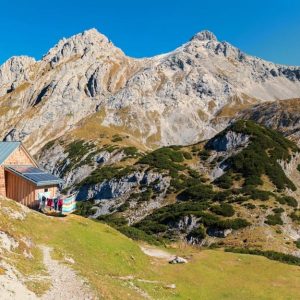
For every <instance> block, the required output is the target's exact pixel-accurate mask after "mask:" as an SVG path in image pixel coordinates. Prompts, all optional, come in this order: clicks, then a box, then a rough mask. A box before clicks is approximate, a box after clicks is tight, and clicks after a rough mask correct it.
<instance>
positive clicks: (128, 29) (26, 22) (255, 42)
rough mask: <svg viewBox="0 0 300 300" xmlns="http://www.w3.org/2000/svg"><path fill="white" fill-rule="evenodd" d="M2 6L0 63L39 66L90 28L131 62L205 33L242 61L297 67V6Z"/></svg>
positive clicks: (177, 0) (291, 2)
mask: <svg viewBox="0 0 300 300" xmlns="http://www.w3.org/2000/svg"><path fill="white" fill-rule="evenodd" d="M3 2H4V1H1V3H0V11H1V17H0V63H2V62H4V61H5V60H6V59H8V58H9V57H11V56H12V55H29V56H34V57H35V58H37V59H40V58H41V57H42V55H43V54H45V53H46V52H47V50H48V49H49V48H50V47H52V46H53V45H54V44H56V43H57V41H58V40H59V39H61V38H62V37H69V36H71V35H73V34H76V33H79V32H82V31H83V30H85V29H89V28H93V27H95V28H97V29H98V30H99V31H100V32H102V33H103V34H105V35H106V36H108V37H109V38H110V39H111V40H112V41H113V43H114V44H115V45H117V46H118V47H120V48H122V50H123V51H124V52H125V53H126V54H128V55H130V56H134V57H144V56H152V55H155V54H160V53H164V52H168V51H170V50H173V49H175V48H176V47H178V46H180V45H181V44H182V43H184V42H186V41H187V40H188V39H189V38H191V36H193V35H194V34H195V33H196V32H198V31H201V30H203V29H208V30H211V31H213V32H214V33H215V34H216V35H217V37H218V38H219V40H226V41H228V42H230V43H231V44H233V45H235V46H237V47H239V48H241V49H242V50H243V51H244V52H246V53H249V54H252V55H255V56H259V57H262V58H264V59H267V60H271V61H274V62H277V63H283V64H290V65H300V1H299V0H283V1H279V0H273V1H271V0H260V1H257V0H252V1H247V0H244V1H242V0H239V1H238V0H231V1H230V0H227V1H224V0H223V1H219V0H213V1H210V0H205V1H201V0H199V1H196V0H172V1H171V0H151V1H149V0H144V1H143V0H140V1H138V0H127V1H125V0H124V1H121V0H106V1H101V0H98V1H97V0H85V1H79V0H73V1H65V0H60V1H58V0H51V1H43V0H40V1H35V0H27V1H24V0H23V1H20V0H15V1H5V3H3ZM12 3H13V4H12Z"/></svg>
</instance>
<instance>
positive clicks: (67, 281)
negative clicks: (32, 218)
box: [0, 246, 98, 300]
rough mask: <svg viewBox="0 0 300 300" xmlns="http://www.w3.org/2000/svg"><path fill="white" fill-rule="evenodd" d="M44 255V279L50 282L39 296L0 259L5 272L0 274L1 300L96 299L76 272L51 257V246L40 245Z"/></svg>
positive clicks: (14, 270)
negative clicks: (49, 285)
mask: <svg viewBox="0 0 300 300" xmlns="http://www.w3.org/2000/svg"><path fill="white" fill-rule="evenodd" d="M40 248H41V250H42V252H43V255H44V265H45V267H46V269H47V271H48V273H49V275H48V276H46V280H49V282H50V283H51V284H52V285H51V287H50V289H49V290H48V291H47V292H46V293H45V294H44V295H42V296H41V297H38V296H36V295H35V294H34V293H33V292H31V291H30V290H28V288H27V287H26V285H25V281H26V279H27V278H24V277H23V276H22V274H20V273H19V272H18V271H17V270H16V269H15V268H14V267H12V266H10V265H9V264H7V263H5V262H4V261H1V267H2V268H3V269H4V270H5V274H3V275H0V299H1V300H94V299H98V297H96V296H95V295H94V293H93V292H92V290H91V289H90V288H89V286H88V284H87V283H86V282H85V281H84V280H83V279H82V278H80V277H79V276H78V275H77V274H76V272H75V271H74V270H73V269H71V268H70V267H68V266H67V265H64V264H62V263H60V262H58V261H56V260H54V259H52V258H51V255H50V252H51V248H48V247H45V246H41V247H40Z"/></svg>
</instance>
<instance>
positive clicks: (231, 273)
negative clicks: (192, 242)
mask: <svg viewBox="0 0 300 300" xmlns="http://www.w3.org/2000/svg"><path fill="white" fill-rule="evenodd" d="M0 206H1V209H0V226H1V231H2V232H5V233H6V234H7V235H8V236H10V237H12V238H13V239H14V240H16V241H18V242H19V246H18V247H17V248H16V249H14V250H12V251H11V252H9V251H4V252H2V254H1V259H3V260H5V261H7V262H8V263H10V264H12V265H15V266H16V267H17V269H18V270H19V271H20V272H21V273H22V274H23V275H24V276H25V277H27V278H28V281H27V286H28V287H30V289H32V290H34V291H35V292H38V293H40V294H41V293H43V292H44V291H45V290H46V289H47V288H48V287H49V286H48V285H47V282H44V281H43V280H39V281H37V280H35V279H34V278H36V276H37V275H43V274H45V270H44V267H43V264H42V254H41V252H40V250H39V248H38V245H47V246H49V247H51V248H53V252H52V255H53V257H54V258H55V259H58V260H61V261H64V263H66V262H65V259H64V258H65V257H71V258H73V259H74V261H75V264H73V265H70V266H71V267H72V268H75V269H76V270H77V271H78V272H79V273H80V274H81V275H83V276H84V277H86V278H87V279H88V281H89V282H90V284H91V285H92V287H93V288H94V289H95V290H96V291H97V293H98V294H99V295H100V296H102V297H103V298H104V299H146V298H148V299H150V298H151V299H152V298H153V299H297V298H299V297H300V291H299V289H298V287H299V285H300V268H299V267H297V266H290V265H286V264H282V263H279V262H274V261H270V260H268V259H266V258H263V257H257V256H250V255H242V254H235V253H225V252H223V251H222V250H206V251H199V250H196V249H193V248H190V247H184V248H180V247H179V248H177V249H171V250H170V251H172V252H174V253H175V252H176V254H179V255H182V256H186V257H188V258H189V263H188V264H185V265H170V264H168V262H167V261H164V260H160V259H155V258H151V257H148V256H146V255H145V254H143V252H142V251H141V250H140V248H139V245H138V244H137V243H135V242H134V241H132V240H130V239H128V238H127V237H125V236H123V235H122V234H120V233H119V232H117V231H116V230H114V229H112V228H110V227H109V226H107V225H105V224H102V223H98V222H94V221H91V220H89V219H85V218H82V217H79V216H69V217H66V218H52V217H46V216H44V215H41V214H39V213H35V212H32V211H29V210H28V209H24V208H23V207H22V206H20V205H18V204H16V203H15V202H13V201H10V200H6V199H1V201H0ZM25 241H26V242H25ZM29 241H30V243H29ZM24 251H26V252H27V253H31V254H32V256H33V257H32V258H30V257H29V258H26V257H25V256H24V255H22V254H23V253H24ZM2 272H4V270H2ZM33 276H34V277H33ZM170 284H175V285H176V288H175V289H172V288H168V286H169V285H170ZM275 287H276V288H275Z"/></svg>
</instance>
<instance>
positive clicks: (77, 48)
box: [43, 28, 123, 64]
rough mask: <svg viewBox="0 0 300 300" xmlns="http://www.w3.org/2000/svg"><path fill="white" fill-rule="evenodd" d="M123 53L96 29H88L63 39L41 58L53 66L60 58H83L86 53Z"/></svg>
mask: <svg viewBox="0 0 300 300" xmlns="http://www.w3.org/2000/svg"><path fill="white" fill-rule="evenodd" d="M116 50H117V51H118V52H119V53H123V52H122V51H121V50H119V49H118V48H116V47H115V46H114V45H113V44H112V42H111V41H110V40H109V39H108V38H107V37H106V36H105V35H103V34H101V33H100V32H98V31H97V30H96V29H94V28H93V29H89V30H86V31H84V32H82V33H79V34H76V35H73V36H71V37H70V38H67V39H66V38H63V39H62V40H60V41H59V42H58V43H57V44H56V45H55V46H54V47H53V48H52V49H50V50H49V52H48V53H47V54H46V55H45V56H44V57H43V60H44V61H45V60H46V61H50V62H51V64H55V63H57V62H58V61H60V60H61V59H62V58H67V59H69V58H70V57H72V56H74V55H75V56H76V55H77V56H80V57H81V58H84V57H85V56H86V54H87V53H100V52H106V51H108V52H111V53H112V52H115V51H116Z"/></svg>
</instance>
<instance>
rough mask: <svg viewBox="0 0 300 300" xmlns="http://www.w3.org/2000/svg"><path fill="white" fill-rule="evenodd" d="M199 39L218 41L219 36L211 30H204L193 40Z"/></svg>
mask: <svg viewBox="0 0 300 300" xmlns="http://www.w3.org/2000/svg"><path fill="white" fill-rule="evenodd" d="M193 40H198V41H217V37H216V36H215V35H214V34H213V33H212V32H211V31H209V30H202V31H200V32H198V33H197V34H195V35H194V36H193V37H192V38H191V41H193Z"/></svg>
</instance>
